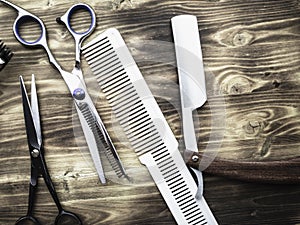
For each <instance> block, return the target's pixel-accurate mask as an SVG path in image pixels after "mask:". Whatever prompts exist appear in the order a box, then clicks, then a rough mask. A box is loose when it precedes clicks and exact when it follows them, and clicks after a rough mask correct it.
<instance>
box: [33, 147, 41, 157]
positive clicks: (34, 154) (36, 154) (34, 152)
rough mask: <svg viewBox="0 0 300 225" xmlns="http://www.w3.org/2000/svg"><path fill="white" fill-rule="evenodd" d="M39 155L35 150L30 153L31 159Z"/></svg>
mask: <svg viewBox="0 0 300 225" xmlns="http://www.w3.org/2000/svg"><path fill="white" fill-rule="evenodd" d="M39 154H40V151H39V150H37V149H33V150H32V151H31V155H32V157H33V158H36V157H38V156H39Z"/></svg>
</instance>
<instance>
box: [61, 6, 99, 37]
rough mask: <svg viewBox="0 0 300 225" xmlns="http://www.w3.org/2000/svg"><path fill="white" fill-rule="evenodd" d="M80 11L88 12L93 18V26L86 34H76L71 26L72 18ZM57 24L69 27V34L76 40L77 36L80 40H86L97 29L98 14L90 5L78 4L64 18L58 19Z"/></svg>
mask: <svg viewBox="0 0 300 225" xmlns="http://www.w3.org/2000/svg"><path fill="white" fill-rule="evenodd" d="M79 9H83V10H86V11H88V12H89V14H90V16H91V25H90V27H89V28H88V29H87V30H86V31H84V32H76V31H75V30H74V29H73V28H72V26H71V17H72V15H73V14H74V13H75V12H76V11H77V10H79ZM57 22H58V23H63V24H64V25H65V26H66V27H67V29H68V30H69V32H70V33H71V34H72V35H73V37H74V38H75V36H80V39H82V38H85V37H86V36H88V35H89V34H90V33H91V32H92V31H93V30H94V29H95V27H96V14H95V12H94V10H93V9H92V8H91V7H90V6H89V5H87V4H84V3H78V4H75V5H73V6H71V8H69V10H68V11H67V12H66V13H65V14H64V15H63V16H62V17H60V18H57Z"/></svg>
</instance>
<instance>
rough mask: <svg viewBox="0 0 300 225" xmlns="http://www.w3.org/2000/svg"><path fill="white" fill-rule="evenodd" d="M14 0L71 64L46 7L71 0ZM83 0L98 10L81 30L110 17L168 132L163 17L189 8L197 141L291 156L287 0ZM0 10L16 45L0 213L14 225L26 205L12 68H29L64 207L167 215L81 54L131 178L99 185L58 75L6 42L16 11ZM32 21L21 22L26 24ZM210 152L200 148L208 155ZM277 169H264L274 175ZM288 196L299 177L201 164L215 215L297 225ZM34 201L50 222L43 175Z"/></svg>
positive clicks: (295, 15)
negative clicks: (201, 76)
mask: <svg viewBox="0 0 300 225" xmlns="http://www.w3.org/2000/svg"><path fill="white" fill-rule="evenodd" d="M14 3H16V4H18V5H20V6H22V7H24V8H26V9H28V10H30V11H31V12H33V13H35V14H36V15H38V16H39V17H41V18H42V19H43V20H44V21H45V24H46V26H47V28H48V32H49V35H48V38H49V40H50V47H51V49H53V52H54V55H55V57H56V58H57V59H58V61H59V62H60V63H61V64H62V65H63V67H65V68H66V69H68V70H71V69H72V66H73V64H74V61H73V60H74V44H73V40H72V38H71V36H70V35H69V34H68V32H67V31H66V29H65V28H63V27H61V26H60V25H58V24H57V23H56V22H55V18H56V17H58V16H61V15H62V14H63V13H64V12H65V11H66V10H67V8H68V7H70V6H71V5H72V4H73V2H69V1H53V0H52V1H45V0H41V1H37V2H34V3H33V2H31V1H17V0H16V1H14ZM87 3H89V4H90V5H91V6H92V7H93V8H94V9H95V11H96V14H97V29H96V31H95V32H94V34H93V35H92V37H91V38H93V37H95V36H96V34H97V33H99V32H101V31H103V30H105V29H107V28H109V27H116V28H118V29H119V31H120V32H121V34H122V36H123V37H124V39H125V41H126V42H127V43H128V45H129V47H130V50H131V52H132V54H133V56H134V58H135V59H136V61H137V63H138V65H139V67H140V69H141V72H142V74H143V75H144V77H145V79H146V81H147V82H148V84H149V85H150V88H151V90H152V91H153V94H154V95H155V97H156V98H157V100H158V102H159V105H160V106H161V108H162V110H163V113H164V115H165V116H166V119H167V121H168V122H169V124H170V125H171V128H172V130H173V131H174V133H175V135H176V137H177V138H178V140H179V141H181V126H180V113H179V109H178V107H179V106H178V105H179V102H178V99H179V92H178V86H177V74H176V68H175V67H174V62H175V58H174V51H173V50H172V45H171V43H170V42H171V41H172V36H171V27H170V18H171V17H172V16H175V15H179V14H183V13H189V14H194V15H197V17H198V22H199V27H200V33H201V41H202V48H203V56H204V63H205V66H206V70H207V86H208V91H209V93H208V95H209V101H208V103H207V104H206V105H205V106H204V107H203V108H201V109H199V110H198V113H197V119H198V120H199V121H198V122H199V126H197V134H198V136H199V149H200V150H201V151H204V150H205V149H207V146H208V145H209V144H210V145H209V146H210V150H213V151H216V150H217V152H218V156H217V157H218V160H231V161H236V162H247V163H249V162H256V163H257V162H260V163H261V162H264V161H267V162H274V161H279V162H285V163H287V162H289V161H293V162H295V161H296V162H299V156H300V151H299V144H300V124H299V119H300V116H299V115H300V113H299V103H300V100H299V99H300V88H299V87H300V86H299V84H300V75H299V69H300V68H299V67H300V66H299V65H300V53H299V51H300V50H299V47H298V46H300V39H299V34H300V27H299V26H300V25H299V23H300V16H299V15H300V9H299V7H300V6H299V2H298V1H296V0H277V1H275V0H274V1H261V0H256V1H250V2H245V1H241V0H240V1H227V0H224V1H223V0H221V1H184V0H180V1H150V0H143V1H129V0H125V1H108V0H106V1H87ZM0 12H1V13H0V27H1V32H0V38H1V39H2V40H3V41H4V42H5V43H6V44H7V45H8V46H9V47H10V48H12V49H13V51H14V52H15V55H14V57H13V59H12V60H11V62H10V63H9V64H8V65H7V67H6V68H5V69H4V70H3V71H2V72H1V73H0V105H1V108H0V134H1V138H0V143H1V146H0V183H1V185H0V203H1V206H0V224H4V225H6V224H7V225H8V224H14V221H15V220H16V219H17V218H18V217H19V216H21V215H24V214H25V212H26V209H27V196H28V180H29V156H28V151H27V143H26V134H25V129H24V121H23V114H22V113H23V112H22V105H21V97H20V90H19V83H18V76H19V75H20V74H22V75H24V78H25V80H26V81H29V80H30V75H31V74H32V73H35V74H36V79H37V88H38V95H39V103H40V111H41V117H42V126H43V136H44V143H45V152H46V161H47V163H48V167H49V170H50V173H51V176H52V179H53V181H54V183H55V187H56V189H57V192H58V195H59V198H60V199H61V201H62V204H63V205H64V206H65V208H66V209H68V210H71V211H74V212H76V213H78V214H80V216H81V218H82V219H83V221H84V224H88V225H95V224H120V225H121V224H122V225H126V224H128V225H133V224H141V223H142V224H149V225H150V224H175V221H174V220H173V218H172V216H171V214H170V212H169V211H168V209H167V206H166V205H165V203H164V202H163V199H162V198H161V196H160V194H159V192H158V190H157V189H156V187H155V185H154V183H153V182H152V180H151V178H150V176H149V174H148V172H147V171H146V169H145V168H144V167H143V166H142V165H140V163H139V161H138V160H137V158H136V156H135V154H134V153H133V152H132V150H131V149H130V148H129V145H128V143H127V142H126V140H125V139H124V137H122V136H121V134H120V133H119V130H118V125H117V123H116V122H112V119H113V116H112V112H111V110H110V108H109V107H108V105H107V104H106V102H105V100H104V98H103V96H102V95H100V97H99V96H98V95H99V90H98V89H97V85H95V83H94V80H93V77H92V76H91V75H90V73H89V70H88V68H87V66H86V64H84V71H85V74H86V76H87V77H88V82H87V83H88V86H89V89H90V91H91V93H90V94H91V95H92V96H94V98H95V100H96V101H95V102H96V103H97V108H98V110H99V112H100V115H101V117H102V118H103V120H104V121H105V123H106V124H107V126H108V129H109V132H110V133H111V135H112V138H113V140H114V142H115V143H116V147H117V149H118V152H119V154H120V157H121V159H122V160H123V163H124V165H125V167H126V168H127V170H128V172H129V174H130V175H131V176H132V177H134V181H133V183H132V184H125V185H124V184H123V183H125V182H120V181H110V182H109V183H108V184H107V185H106V186H101V185H100V184H99V181H98V179H97V175H96V173H95V171H94V169H93V167H92V166H91V163H90V160H89V156H88V154H87V150H86V149H84V148H83V147H82V148H79V147H78V145H80V144H81V141H82V140H81V139H80V138H79V136H80V135H79V134H78V133H79V131H77V130H78V123H77V122H76V118H73V117H74V116H72V115H73V114H74V111H73V110H74V109H73V105H72V100H71V97H70V95H69V94H68V90H67V88H66V86H65V84H64V82H63V80H62V79H61V77H60V75H59V74H58V72H57V71H56V70H54V69H53V68H52V67H51V66H50V65H49V63H48V60H47V58H46V55H45V53H44V51H43V50H42V49H29V48H25V47H23V46H21V45H20V44H19V43H18V42H17V41H16V39H15V38H14V36H13V33H12V24H13V21H14V19H15V17H16V13H15V12H14V11H13V10H12V9H10V8H7V7H6V6H4V5H3V4H1V5H0ZM31 28H32V29H33V30H34V27H31ZM79 28H80V26H79ZM32 29H31V30H29V31H28V30H26V29H22V32H24V33H25V35H27V34H28V32H29V33H31V31H32ZM33 33H34V32H33ZM91 38H90V39H91ZM157 46H158V47H157ZM74 129H75V131H76V132H74ZM213 151H212V153H210V154H213V155H214V152H213ZM107 169H109V168H107ZM276 169H277V168H275V169H274V170H271V171H270V173H272V175H273V177H274V176H276V174H277V172H276ZM229 170H230V168H229ZM218 172H220V171H218ZM233 172H234V171H233ZM236 173H238V170H237V171H236ZM108 176H109V178H111V179H110V180H114V179H113V177H112V176H111V175H110V174H108ZM297 176H298V177H297ZM293 178H294V179H295V178H296V179H297V178H299V174H298V175H297V174H295V176H294V177H293ZM299 195H300V187H299V185H268V184H259V183H247V182H241V181H235V180H230V179H228V178H221V177H217V176H214V175H207V174H206V175H205V197H206V200H207V201H208V203H209V204H210V206H211V209H212V211H213V212H214V214H215V216H216V218H217V220H218V221H219V223H220V224H299V223H300V213H299V212H300V199H299ZM37 206H38V207H37V208H36V214H37V216H38V217H39V218H40V220H41V222H42V223H43V224H46V225H47V224H53V221H54V217H55V215H56V213H57V212H56V209H55V206H54V203H53V202H52V200H51V198H50V195H49V194H48V192H47V190H46V187H45V185H44V183H43V182H40V187H39V199H38V202H37Z"/></svg>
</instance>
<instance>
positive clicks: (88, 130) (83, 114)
mask: <svg viewBox="0 0 300 225" xmlns="http://www.w3.org/2000/svg"><path fill="white" fill-rule="evenodd" d="M0 2H3V3H5V4H6V5H8V6H10V7H12V8H14V9H15V10H16V11H17V12H18V16H17V18H16V20H15V22H14V25H13V32H14V34H15V37H16V39H17V40H18V41H19V42H21V43H22V44H23V45H26V46H29V47H33V46H41V47H43V48H44V49H45V50H46V53H47V55H48V58H49V61H50V63H51V64H52V65H53V66H54V67H55V68H56V69H57V70H58V71H59V72H60V74H61V76H62V78H63V79H64V81H65V83H66V85H67V86H68V88H69V91H70V93H71V95H72V97H73V100H74V103H75V107H76V110H77V113H78V116H79V120H80V123H81V127H82V129H83V133H84V136H85V139H86V142H87V144H88V147H89V150H90V153H91V156H92V159H93V162H94V165H95V168H96V170H97V173H98V176H99V178H100V181H101V183H106V179H105V175H104V171H103V167H102V163H101V159H100V155H99V151H103V152H104V153H105V155H106V157H107V159H108V161H109V163H110V164H111V166H112V168H113V170H114V171H115V173H116V174H117V175H118V177H125V178H128V176H127V174H126V172H125V169H124V167H123V165H122V163H121V160H120V158H119V156H118V153H117V151H116V149H115V147H114V145H113V142H112V140H111V138H110V136H109V134H108V132H107V130H106V128H105V126H104V124H103V122H102V120H101V119H100V117H99V115H98V112H97V110H96V108H95V105H94V104H93V102H92V100H91V98H90V96H89V94H88V92H87V89H86V85H85V82H84V80H83V74H82V70H81V67H80V64H81V63H80V49H81V44H82V42H83V40H84V39H85V38H86V37H87V36H88V35H90V34H91V33H92V31H93V30H94V28H95V26H96V15H95V12H94V11H93V9H92V8H91V7H90V6H88V5H86V4H82V3H80V4H75V5H73V6H72V7H71V8H70V9H69V10H68V11H67V12H66V13H65V14H64V15H63V16H62V17H60V18H58V19H57V22H59V23H62V24H64V25H65V26H66V28H67V29H68V30H69V32H70V33H71V34H72V36H73V38H74V40H75V45H76V51H75V52H76V63H75V66H74V69H73V71H72V73H69V72H67V71H65V70H63V69H62V68H61V66H60V65H59V64H58V62H57V61H56V59H55V58H54V56H53V55H52V53H51V50H50V49H49V46H48V44H47V37H46V36H47V34H46V28H45V25H44V23H43V21H42V20H41V19H40V18H38V17H37V16H35V15H33V14H31V13H30V12H28V11H26V10H24V9H22V8H21V7H19V6H16V5H14V4H12V3H10V2H8V1H6V0H0ZM79 9H82V10H86V11H88V12H89V14H90V16H91V25H90V27H89V29H88V30H87V31H85V32H81V33H80V32H75V31H74V30H73V29H72V27H71V24H70V20H71V16H72V15H73V14H74V12H76V11H77V10H79ZM28 20H29V21H33V22H36V23H37V24H39V26H40V30H41V35H40V37H39V38H38V39H37V40H35V41H33V42H29V41H26V40H24V39H23V38H22V36H21V34H20V32H19V28H20V26H21V25H22V24H24V22H25V21H28Z"/></svg>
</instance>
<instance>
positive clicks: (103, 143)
mask: <svg viewBox="0 0 300 225" xmlns="http://www.w3.org/2000/svg"><path fill="white" fill-rule="evenodd" d="M87 99H88V97H87ZM77 108H78V109H79V110H80V115H82V116H81V117H83V118H84V119H85V121H86V122H84V121H83V122H82V124H83V123H84V124H87V125H88V126H85V128H83V129H88V130H89V131H86V132H85V133H87V134H88V133H89V134H88V135H89V136H85V138H86V140H87V141H88V140H91V136H92V139H93V140H94V143H95V144H96V146H91V147H92V148H90V146H89V148H90V151H91V152H93V151H95V150H98V152H97V154H98V155H99V151H100V152H103V153H104V155H105V157H106V158H107V160H108V162H109V164H110V165H111V167H112V168H113V170H114V171H115V173H116V174H117V176H118V177H119V178H120V177H122V176H124V177H126V178H128V176H127V174H126V172H125V169H124V167H123V165H122V163H121V160H120V158H119V155H118V153H117V151H116V149H115V147H114V145H113V143H112V140H111V139H110V137H109V134H108V133H107V130H106V128H105V127H104V124H103V122H102V120H101V119H100V117H99V115H98V113H97V111H96V109H95V107H94V105H93V104H91V103H90V104H89V103H84V104H82V105H81V106H79V107H77ZM91 154H92V153H91ZM95 154H96V153H94V156H95V157H96V159H97V157H98V155H95Z"/></svg>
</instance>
